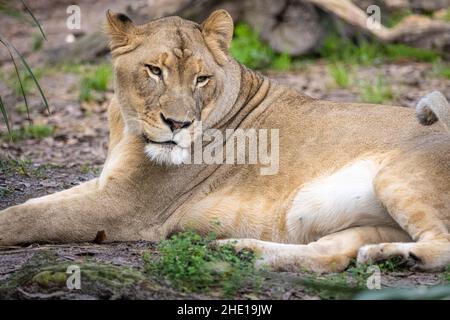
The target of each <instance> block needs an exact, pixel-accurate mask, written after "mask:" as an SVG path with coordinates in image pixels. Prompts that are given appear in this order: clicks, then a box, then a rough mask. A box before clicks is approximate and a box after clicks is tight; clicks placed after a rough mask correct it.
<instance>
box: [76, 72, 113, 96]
mask: <svg viewBox="0 0 450 320" xmlns="http://www.w3.org/2000/svg"><path fill="white" fill-rule="evenodd" d="M111 77H112V69H111V67H110V66H109V65H106V64H103V65H99V66H98V67H96V68H95V69H93V70H91V71H90V72H88V74H87V75H86V76H84V77H83V78H82V79H81V85H80V100H81V101H92V100H95V97H94V93H95V92H103V91H106V90H107V89H108V84H109V81H110V80H111Z"/></svg>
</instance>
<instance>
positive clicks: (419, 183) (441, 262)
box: [358, 142, 450, 271]
mask: <svg viewBox="0 0 450 320" xmlns="http://www.w3.org/2000/svg"><path fill="white" fill-rule="evenodd" d="M431 147H432V150H430V149H431ZM427 149H428V150H417V151H416V152H414V153H410V154H408V155H407V156H405V157H403V158H402V159H397V160H395V161H393V162H392V163H390V164H388V165H387V166H386V167H385V168H383V169H382V170H381V171H380V172H379V174H378V176H377V177H376V179H375V183H374V186H375V190H376V193H377V196H378V198H379V199H380V200H381V201H382V203H383V204H384V206H385V207H386V208H387V210H388V212H389V214H390V215H391V216H392V217H393V218H394V220H395V221H396V222H397V223H398V224H399V226H400V227H401V228H403V229H404V230H405V231H406V232H407V233H408V234H409V235H410V236H411V238H412V239H413V240H414V241H416V242H410V243H381V244H377V245H370V246H365V247H363V248H361V250H360V252H359V254H358V261H359V262H362V263H365V262H369V261H372V262H373V261H377V260H386V259H389V258H391V257H395V256H398V257H402V258H403V259H404V260H405V261H406V262H408V263H409V264H410V266H411V267H414V268H417V269H421V270H428V271H435V270H440V269H443V268H445V267H446V266H447V265H449V264H450V234H449V231H448V228H449V227H450V225H449V224H450V155H449V152H448V151H449V150H450V143H448V144H447V143H445V142H444V143H442V142H435V143H432V144H431V145H430V148H427Z"/></svg>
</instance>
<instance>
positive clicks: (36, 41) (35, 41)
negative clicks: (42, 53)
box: [31, 32, 44, 51]
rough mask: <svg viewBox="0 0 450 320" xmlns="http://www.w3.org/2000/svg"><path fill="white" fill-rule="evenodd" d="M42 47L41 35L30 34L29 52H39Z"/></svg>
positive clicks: (42, 39)
mask: <svg viewBox="0 0 450 320" xmlns="http://www.w3.org/2000/svg"><path fill="white" fill-rule="evenodd" d="M43 45H44V38H42V34H41V33H39V32H34V33H33V34H31V50H32V51H39V50H41V49H42V47H43Z"/></svg>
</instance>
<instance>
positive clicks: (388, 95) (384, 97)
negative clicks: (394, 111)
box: [360, 77, 394, 104]
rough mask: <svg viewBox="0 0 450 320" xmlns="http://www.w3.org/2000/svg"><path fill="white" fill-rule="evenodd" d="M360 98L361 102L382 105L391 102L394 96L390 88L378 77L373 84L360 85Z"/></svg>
mask: <svg viewBox="0 0 450 320" xmlns="http://www.w3.org/2000/svg"><path fill="white" fill-rule="evenodd" d="M360 97H361V100H362V101H363V102H367V103H375V104H383V103H386V102H389V101H391V100H392V99H393V98H394V94H393V92H392V89H391V88H390V86H389V85H387V84H385V83H384V82H383V80H382V79H381V78H380V77H378V78H377V79H376V81H375V83H371V82H365V83H363V84H362V85H361V87H360Z"/></svg>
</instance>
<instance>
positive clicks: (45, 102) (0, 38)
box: [0, 36, 50, 114]
mask: <svg viewBox="0 0 450 320" xmlns="http://www.w3.org/2000/svg"><path fill="white" fill-rule="evenodd" d="M0 43H2V44H3V45H5V46H6V47H8V48H13V49H14V51H15V52H16V54H17V55H18V56H19V58H20V60H21V61H22V63H23V65H24V66H25V68H26V69H27V71H28V74H29V75H30V76H31V78H32V79H33V81H34V83H35V84H36V87H37V88H38V90H39V93H40V95H41V97H42V101H43V102H44V105H45V107H46V109H47V111H48V113H49V114H50V108H49V106H48V102H47V98H46V97H45V94H44V92H43V91H42V88H41V86H40V85H39V81H38V80H37V79H36V77H35V76H34V73H33V71H32V70H31V68H30V66H29V65H28V63H27V61H26V60H25V58H24V57H23V56H22V54H21V53H20V52H19V50H17V48H16V47H15V46H14V45H13V44H12V43H11V42H9V41H7V40H6V39H4V38H2V37H1V36H0Z"/></svg>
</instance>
